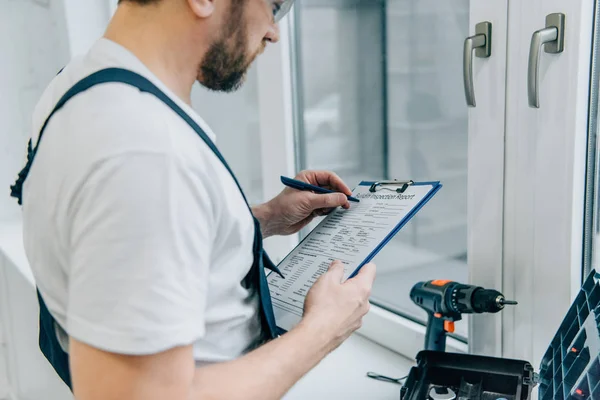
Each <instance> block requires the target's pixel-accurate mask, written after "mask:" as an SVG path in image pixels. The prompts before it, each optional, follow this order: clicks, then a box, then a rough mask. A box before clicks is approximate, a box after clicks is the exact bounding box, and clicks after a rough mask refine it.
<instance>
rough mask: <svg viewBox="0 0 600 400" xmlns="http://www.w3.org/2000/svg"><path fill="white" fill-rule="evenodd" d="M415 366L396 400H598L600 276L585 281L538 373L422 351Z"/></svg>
mask: <svg viewBox="0 0 600 400" xmlns="http://www.w3.org/2000/svg"><path fill="white" fill-rule="evenodd" d="M416 360H417V365H416V366H415V367H413V368H412V369H411V371H410V373H409V375H408V378H407V380H406V383H405V385H404V386H403V387H402V389H401V392H400V400H426V399H429V398H430V396H429V395H430V393H431V391H432V390H435V391H436V392H435V393H434V394H436V397H437V398H440V399H443V398H447V399H452V398H456V399H457V400H504V399H505V400H529V399H531V393H532V390H533V389H534V387H535V386H538V385H539V387H538V399H539V400H575V399H576V400H600V274H598V273H596V271H592V273H591V274H590V275H589V276H588V278H587V279H586V281H585V283H584V284H583V286H582V288H581V290H580V292H579V294H578V295H577V297H576V298H575V301H574V302H573V304H572V305H571V308H570V309H569V311H568V312H567V314H566V316H565V318H564V320H563V322H562V323H561V325H560V328H559V329H558V332H557V333H556V335H555V336H554V338H553V339H552V342H551V343H550V347H549V348H548V350H547V351H546V354H545V355H544V356H543V358H542V362H541V365H540V369H539V372H538V373H536V372H535V371H534V368H533V366H532V364H531V363H529V362H527V361H522V360H511V359H505V358H496V357H485V356H477V355H469V354H453V353H445V352H436V351H422V352H420V353H419V354H418V355H417V359H416ZM445 392H447V393H450V395H443V394H442V395H439V394H438V393H445ZM452 394H454V395H455V397H452V396H451V395H452Z"/></svg>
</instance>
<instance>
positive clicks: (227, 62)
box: [198, 14, 264, 92]
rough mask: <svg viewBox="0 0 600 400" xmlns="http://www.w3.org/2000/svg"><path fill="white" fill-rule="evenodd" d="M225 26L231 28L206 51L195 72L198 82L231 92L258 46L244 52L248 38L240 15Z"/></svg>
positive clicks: (244, 73)
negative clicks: (251, 52) (247, 52)
mask: <svg viewBox="0 0 600 400" xmlns="http://www.w3.org/2000/svg"><path fill="white" fill-rule="evenodd" d="M228 26H229V27H231V29H228V31H227V32H226V33H225V35H223V37H222V38H221V39H219V40H217V41H216V42H215V43H213V44H212V45H211V46H210V48H209V49H208V51H207V52H206V54H205V56H204V59H203V60H202V64H201V65H200V71H199V74H198V77H199V80H200V83H202V85H204V86H206V87H207V88H208V89H211V90H216V91H221V92H233V91H235V90H237V89H239V88H240V87H241V86H242V84H243V83H244V80H245V77H246V72H247V71H248V68H249V67H250V64H252V61H254V59H255V58H256V56H257V55H258V54H259V53H260V52H261V50H262V49H259V51H257V52H256V53H255V54H253V55H252V56H247V54H246V50H247V49H248V39H247V38H246V36H245V32H246V25H245V24H244V23H243V15H240V14H238V15H235V16H232V18H231V20H230V21H229V23H228ZM262 48H264V43H263V47H262Z"/></svg>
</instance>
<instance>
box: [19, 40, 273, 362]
mask: <svg viewBox="0 0 600 400" xmlns="http://www.w3.org/2000/svg"><path fill="white" fill-rule="evenodd" d="M106 67H122V68H126V69H129V70H132V71H135V72H137V73H139V74H141V75H143V76H145V77H147V78H148V79H150V80H151V81H152V82H153V83H155V84H156V85H157V86H158V87H159V88H160V89H161V90H163V91H164V92H165V93H166V94H167V95H168V96H169V97H171V98H172V99H173V100H174V101H175V102H176V103H177V104H178V105H179V106H180V107H182V108H183V109H184V110H185V111H186V112H187V113H188V114H189V115H190V116H191V117H192V118H193V119H195V120H196V121H197V122H198V124H199V125H200V126H202V127H203V129H204V130H205V131H206V133H207V134H208V135H209V136H210V137H211V139H214V134H213V133H212V132H211V130H210V129H209V127H208V126H207V125H206V123H205V122H204V121H203V120H202V119H201V118H200V117H199V116H198V115H197V114H196V113H195V112H194V110H193V109H191V108H190V107H189V106H188V105H187V104H185V103H184V102H183V101H181V100H180V99H179V98H177V97H176V96H175V95H174V94H173V93H172V92H171V91H170V90H169V89H168V88H167V87H166V86H165V85H164V84H162V83H161V82H160V81H159V80H158V78H157V77H156V76H154V75H153V74H152V73H151V72H150V71H149V70H148V69H147V68H146V67H145V66H144V65H143V64H142V63H141V61H140V60H139V59H137V58H136V57H135V56H134V55H133V54H132V53H131V52H129V51H128V50H127V49H125V48H124V47H122V46H120V45H118V44H116V43H114V42H112V41H109V40H107V39H100V40H99V41H98V42H97V43H96V44H95V45H94V46H93V47H92V49H91V50H90V51H89V53H88V54H87V55H85V56H83V57H81V58H79V59H76V60H74V61H72V62H71V63H70V64H69V65H68V66H66V68H65V69H64V70H63V71H62V73H61V74H60V75H58V76H57V77H56V78H55V79H54V80H53V81H52V82H51V84H50V85H49V87H48V88H47V90H46V91H45V93H44V94H43V96H42V98H41V100H40V101H39V103H38V105H37V107H36V109H35V113H34V117H33V135H32V136H33V142H34V143H36V142H37V138H38V134H39V130H40V128H41V126H42V124H43V122H44V121H45V119H46V118H47V116H48V115H49V114H50V112H51V110H52V109H53V108H54V106H55V105H56V103H57V102H58V100H59V99H60V98H61V97H62V96H63V94H64V93H65V92H66V91H67V90H68V89H69V88H71V86H73V85H74V84H75V83H76V82H77V81H79V80H80V79H82V78H84V77H85V76H87V75H89V74H91V73H93V72H95V71H98V70H100V69H103V68H106ZM23 218H24V242H25V249H26V253H27V257H28V259H29V262H30V264H31V268H32V270H33V274H34V276H35V279H36V283H37V285H38V288H39V290H40V292H41V294H42V297H43V298H44V300H45V302H46V305H47V306H48V309H49V310H50V312H51V314H52V315H53V317H54V318H55V319H56V321H57V323H58V324H59V325H60V327H61V328H62V329H64V331H66V332H67V333H68V335H70V336H72V337H74V338H76V339H78V340H80V341H82V342H84V343H87V344H89V345H91V346H94V347H97V348H100V349H103V350H106V351H111V352H116V353H123V354H151V353H155V352H159V351H163V350H166V349H169V348H172V347H174V346H179V345H186V344H192V343H193V347H194V357H195V359H196V360H197V363H198V364H205V363H212V362H220V361H226V360H230V359H233V358H235V357H238V356H239V355H241V354H243V353H244V352H246V351H249V350H250V349H252V348H253V347H254V346H256V345H257V344H259V343H260V342H261V340H262V335H261V327H260V320H259V311H258V310H259V300H258V294H257V292H256V291H255V290H254V289H252V290H249V289H247V288H246V287H245V286H244V285H243V280H244V277H245V276H246V274H247V273H248V271H249V270H250V268H251V265H252V262H253V255H252V244H253V239H254V224H253V220H252V216H251V214H250V212H249V210H248V208H247V206H246V204H245V202H244V200H243V197H242V195H241V194H240V192H239V190H238V188H237V186H236V184H235V182H234V180H233V179H232V177H231V175H230V174H229V173H228V171H227V170H226V168H225V167H224V166H223V165H222V163H221V162H220V161H219V160H218V158H217V157H216V156H215V155H214V154H213V152H212V151H211V150H210V149H209V147H208V146H207V145H206V144H205V143H204V142H203V141H202V140H201V139H200V138H199V137H198V135H197V134H196V133H195V132H194V130H192V129H191V128H190V127H189V125H187V124H186V123H185V122H184V121H183V119H181V118H180V117H179V116H178V115H177V114H175V113H174V112H173V111H172V110H171V109H170V108H168V107H167V106H166V105H165V104H164V103H162V102H161V101H160V100H158V99H157V98H156V97H154V96H153V95H151V94H147V93H141V92H140V91H139V90H138V89H136V88H135V87H132V86H129V85H125V84H120V83H105V84H101V85H99V86H95V87H93V88H91V89H89V90H88V91H86V92H84V93H81V94H79V95H77V96H76V97H74V98H73V99H71V100H70V101H69V102H68V103H67V104H66V105H65V107H64V108H63V109H62V110H60V111H59V112H58V113H56V114H55V115H54V116H53V117H52V119H51V120H50V123H49V124H48V126H47V128H46V130H45V132H44V136H43V139H42V142H41V145H40V148H39V150H38V153H37V155H36V158H35V161H34V163H33V166H32V168H31V171H30V173H29V176H28V178H27V180H26V181H25V185H24V189H23ZM62 329H59V332H60V333H62V334H63V335H64V332H62ZM65 337H66V336H64V337H62V339H64V338H65Z"/></svg>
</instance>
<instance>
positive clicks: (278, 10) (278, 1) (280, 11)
mask: <svg viewBox="0 0 600 400" xmlns="http://www.w3.org/2000/svg"><path fill="white" fill-rule="evenodd" d="M271 1H273V3H275V5H274V6H273V7H274V8H273V13H274V18H275V22H279V21H281V19H282V18H283V17H285V15H286V14H287V13H288V12H290V9H291V8H292V5H294V0H283V1H282V0H271Z"/></svg>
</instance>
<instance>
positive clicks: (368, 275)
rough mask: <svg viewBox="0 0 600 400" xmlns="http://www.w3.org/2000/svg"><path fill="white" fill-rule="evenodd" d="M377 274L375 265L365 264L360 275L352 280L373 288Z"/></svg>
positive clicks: (359, 272)
mask: <svg viewBox="0 0 600 400" xmlns="http://www.w3.org/2000/svg"><path fill="white" fill-rule="evenodd" d="M375 272H376V267H375V264H374V263H372V262H371V263H368V264H365V265H364V266H363V267H362V268H361V269H360V271H358V274H356V276H355V277H354V278H352V280H354V281H356V283H358V284H359V285H365V286H367V287H371V286H373V282H374V281H375Z"/></svg>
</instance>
